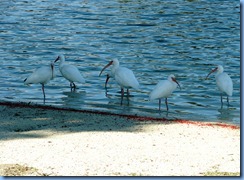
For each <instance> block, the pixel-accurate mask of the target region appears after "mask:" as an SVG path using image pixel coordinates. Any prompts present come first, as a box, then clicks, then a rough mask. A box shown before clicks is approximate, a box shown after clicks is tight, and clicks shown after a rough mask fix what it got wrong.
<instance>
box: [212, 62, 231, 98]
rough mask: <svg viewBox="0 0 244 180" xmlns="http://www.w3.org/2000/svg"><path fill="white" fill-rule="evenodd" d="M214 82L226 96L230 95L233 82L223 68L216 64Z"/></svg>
mask: <svg viewBox="0 0 244 180" xmlns="http://www.w3.org/2000/svg"><path fill="white" fill-rule="evenodd" d="M215 79H216V84H217V86H218V88H219V90H220V91H221V92H224V93H226V94H227V95H228V96H232V92H233V82H232V80H231V78H230V76H229V75H228V74H227V73H225V72H224V68H223V67H222V66H221V65H218V69H217V74H216V76H215Z"/></svg>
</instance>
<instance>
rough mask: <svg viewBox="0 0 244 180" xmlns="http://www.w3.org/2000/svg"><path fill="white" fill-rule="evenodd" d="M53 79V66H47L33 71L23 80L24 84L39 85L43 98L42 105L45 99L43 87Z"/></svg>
mask: <svg viewBox="0 0 244 180" xmlns="http://www.w3.org/2000/svg"><path fill="white" fill-rule="evenodd" d="M53 78H54V64H53V63H51V64H50V65H49V66H43V67H40V68H38V69H37V70H36V71H34V72H33V73H32V74H31V75H30V76H29V77H28V78H26V79H25V80H24V84H25V85H27V84H39V83H40V84H41V85H42V92H43V97H44V103H45V99H46V95H45V90H44V85H45V84H46V83H48V82H49V81H50V80H51V79H53Z"/></svg>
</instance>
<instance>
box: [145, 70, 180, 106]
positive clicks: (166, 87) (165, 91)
mask: <svg viewBox="0 0 244 180" xmlns="http://www.w3.org/2000/svg"><path fill="white" fill-rule="evenodd" d="M177 85H178V86H179V87H180V84H179V83H178V82H177V81H176V79H175V76H174V75H172V74H171V75H169V76H168V79H167V80H162V81H159V82H158V84H157V85H156V86H155V88H154V89H153V90H152V92H151V93H150V94H149V99H150V101H151V100H154V99H159V103H158V105H159V111H160V108H161V98H165V104H166V107H167V111H168V110H169V108H168V102H167V98H168V97H169V96H170V95H171V94H172V92H173V91H174V90H175V89H176V88H177ZM180 89H181V87H180Z"/></svg>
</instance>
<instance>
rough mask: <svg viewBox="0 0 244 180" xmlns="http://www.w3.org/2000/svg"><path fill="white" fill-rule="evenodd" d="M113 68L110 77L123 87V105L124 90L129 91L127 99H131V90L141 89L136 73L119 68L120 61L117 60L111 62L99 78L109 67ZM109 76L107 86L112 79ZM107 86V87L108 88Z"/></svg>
mask: <svg viewBox="0 0 244 180" xmlns="http://www.w3.org/2000/svg"><path fill="white" fill-rule="evenodd" d="M111 65H113V66H112V70H111V74H110V76H112V77H114V78H115V81H116V82H117V83H118V84H119V85H120V87H121V104H122V101H123V97H124V88H126V89H127V98H129V88H134V89H136V90H138V89H139V82H138V81H137V79H136V77H135V75H134V73H133V72H132V71H131V70H130V69H128V68H126V67H121V66H119V61H118V60H117V59H114V60H112V61H110V62H109V63H108V64H107V65H106V66H105V67H104V68H103V69H102V70H101V72H100V74H99V76H100V75H101V74H102V72H103V71H104V70H105V69H106V68H107V67H109V66H111ZM110 76H109V75H107V79H106V84H107V82H108V79H109V77H110ZM106 84H105V87H106Z"/></svg>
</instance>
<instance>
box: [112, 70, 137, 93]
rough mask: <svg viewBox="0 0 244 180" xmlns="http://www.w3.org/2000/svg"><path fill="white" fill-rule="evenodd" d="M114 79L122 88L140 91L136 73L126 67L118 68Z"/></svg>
mask: <svg viewBox="0 0 244 180" xmlns="http://www.w3.org/2000/svg"><path fill="white" fill-rule="evenodd" d="M114 78H115V80H116V82H117V83H118V84H119V85H120V87H121V88H126V89H129V88H134V89H136V90H138V89H139V82H138V81H137V79H136V77H135V75H134V73H133V72H132V71H131V70H130V69H128V68H126V67H119V68H117V70H116V72H115V74H114Z"/></svg>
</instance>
